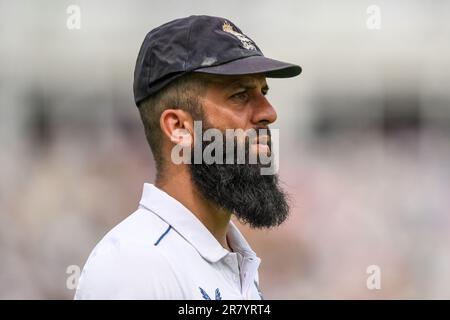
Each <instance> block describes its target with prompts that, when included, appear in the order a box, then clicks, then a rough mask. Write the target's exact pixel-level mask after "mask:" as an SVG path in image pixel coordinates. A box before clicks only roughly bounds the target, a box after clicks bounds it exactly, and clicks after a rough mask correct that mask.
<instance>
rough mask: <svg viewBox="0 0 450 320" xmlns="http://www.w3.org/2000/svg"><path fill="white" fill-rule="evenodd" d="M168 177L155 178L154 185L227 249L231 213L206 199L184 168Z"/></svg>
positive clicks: (228, 248)
mask: <svg viewBox="0 0 450 320" xmlns="http://www.w3.org/2000/svg"><path fill="white" fill-rule="evenodd" d="M169 176H170V179H164V178H162V179H157V180H156V182H155V186H156V187H158V188H159V189H161V190H163V191H164V192H166V193H167V194H169V195H170V196H172V197H173V198H174V199H176V200H178V201H179V202H180V203H182V204H183V205H184V206H185V207H186V208H188V209H189V210H190V211H191V212H192V213H193V214H194V215H195V216H196V217H197V218H198V219H199V220H200V221H201V222H202V223H203V225H204V226H205V227H206V228H207V229H208V230H209V231H210V232H211V234H212V235H213V236H214V238H216V239H217V241H218V242H219V243H220V244H221V245H222V247H224V248H225V249H227V250H230V251H232V250H231V248H230V247H229V246H228V243H227V238H226V235H227V231H228V226H229V223H230V218H231V213H229V212H226V211H225V210H223V209H221V208H219V207H218V206H217V205H215V204H213V203H211V201H208V200H206V199H205V198H204V197H203V196H202V194H201V193H200V192H199V191H198V190H197V188H196V187H195V186H194V184H193V182H192V180H191V177H190V173H189V172H187V171H186V170H183V171H178V172H176V173H173V174H171V175H169Z"/></svg>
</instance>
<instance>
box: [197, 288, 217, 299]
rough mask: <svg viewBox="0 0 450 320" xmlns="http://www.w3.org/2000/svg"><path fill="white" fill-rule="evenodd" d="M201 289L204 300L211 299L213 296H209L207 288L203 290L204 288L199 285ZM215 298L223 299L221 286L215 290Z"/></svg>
mask: <svg viewBox="0 0 450 320" xmlns="http://www.w3.org/2000/svg"><path fill="white" fill-rule="evenodd" d="M198 288H199V289H200V293H201V294H202V297H203V299H204V300H211V298H210V297H209V295H208V294H207V293H206V291H205V290H203V288H201V287H198ZM215 295H216V296H215V300H222V295H221V294H220V290H219V288H217V289H216V291H215Z"/></svg>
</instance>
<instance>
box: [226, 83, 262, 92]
mask: <svg viewBox="0 0 450 320" xmlns="http://www.w3.org/2000/svg"><path fill="white" fill-rule="evenodd" d="M227 87H229V88H230V89H237V88H244V89H255V88H256V84H255V82H254V81H247V80H236V81H233V82H231V83H229V84H227ZM262 90H263V91H268V90H269V86H268V85H267V83H265V84H264V85H263V86H262Z"/></svg>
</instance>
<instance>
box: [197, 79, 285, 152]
mask: <svg viewBox="0 0 450 320" xmlns="http://www.w3.org/2000/svg"><path fill="white" fill-rule="evenodd" d="M209 83H210V84H209V86H208V89H207V91H206V94H205V95H204V97H203V98H202V99H201V101H202V107H203V113H204V115H205V119H204V120H205V121H207V123H208V124H209V126H210V127H213V128H216V129H219V130H221V131H225V129H242V130H249V129H255V130H256V131H258V130H259V129H268V125H269V124H271V123H273V122H274V121H275V120H276V119H277V113H276V111H275V109H274V108H273V107H272V105H271V104H270V103H269V101H268V100H267V99H266V96H265V95H266V94H267V92H268V90H269V87H268V85H267V82H266V78H265V77H264V76H263V75H252V76H250V75H247V76H211V77H210V81H209ZM269 139H270V137H268V135H267V134H266V135H258V137H257V139H256V141H250V152H251V153H254V154H257V153H258V152H265V153H268V152H269V146H268V144H269ZM269 145H270V144H269Z"/></svg>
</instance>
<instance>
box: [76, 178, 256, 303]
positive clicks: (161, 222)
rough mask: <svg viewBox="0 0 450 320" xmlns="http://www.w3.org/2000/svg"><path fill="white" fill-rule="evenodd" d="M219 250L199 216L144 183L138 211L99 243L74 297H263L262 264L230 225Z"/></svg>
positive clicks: (88, 261) (237, 231) (83, 272)
mask: <svg viewBox="0 0 450 320" xmlns="http://www.w3.org/2000/svg"><path fill="white" fill-rule="evenodd" d="M227 240H228V243H229V245H230V247H231V248H232V250H233V252H230V251H228V250H226V249H225V248H223V247H222V246H221V245H220V244H219V242H218V241H217V240H216V238H214V236H213V235H212V234H211V233H210V232H209V230H208V229H207V228H206V227H205V226H204V225H203V224H202V223H201V222H200V220H198V219H197V217H196V216H195V215H194V214H193V213H192V212H190V211H189V210H188V209H187V208H186V207H184V206H183V205H182V204H181V203H180V202H178V201H177V200H175V199H174V198H172V197H171V196H170V195H168V194H167V193H165V192H164V191H162V190H160V189H158V188H157V187H155V186H154V185H152V184H148V183H145V184H144V191H143V194H142V199H141V201H140V203H139V208H138V209H137V211H136V212H134V213H133V214H131V215H130V216H129V217H127V218H126V219H125V220H124V221H122V222H121V223H119V224H118V225H117V226H116V227H114V228H113V229H112V230H111V231H110V232H109V233H108V234H106V236H105V237H104V238H103V239H102V240H101V241H100V242H99V243H98V244H97V246H96V247H95V248H94V250H93V251H92V253H91V255H90V256H89V258H88V260H87V262H86V265H85V266H84V269H83V271H82V273H81V277H80V279H79V283H78V288H77V291H76V293H75V299H200V300H202V299H211V300H220V299H258V300H259V299H261V298H262V296H261V293H260V291H259V289H258V288H259V285H258V282H259V281H258V267H259V264H260V262H261V260H260V259H259V258H258V257H257V256H256V254H255V252H253V250H252V249H251V248H250V246H249V244H248V243H247V241H246V240H245V239H244V237H243V236H242V234H241V233H240V232H239V230H238V229H237V228H236V226H235V225H234V224H233V223H232V222H230V225H229V228H228V232H227Z"/></svg>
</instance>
